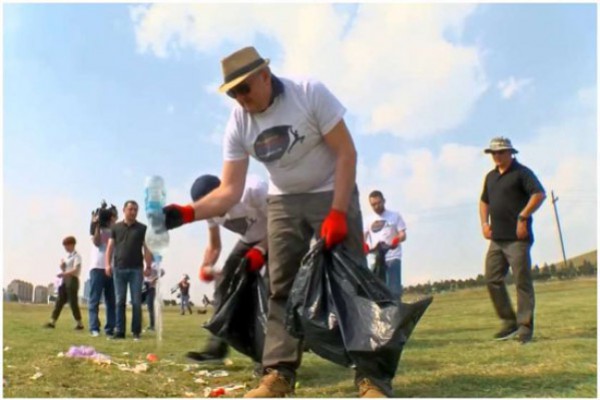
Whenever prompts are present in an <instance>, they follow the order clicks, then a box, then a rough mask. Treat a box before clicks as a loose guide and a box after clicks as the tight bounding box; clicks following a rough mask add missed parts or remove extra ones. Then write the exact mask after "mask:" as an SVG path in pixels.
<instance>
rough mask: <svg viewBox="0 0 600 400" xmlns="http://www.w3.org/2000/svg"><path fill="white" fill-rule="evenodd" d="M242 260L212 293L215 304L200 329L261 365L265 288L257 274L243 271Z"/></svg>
mask: <svg viewBox="0 0 600 400" xmlns="http://www.w3.org/2000/svg"><path fill="white" fill-rule="evenodd" d="M246 263H247V261H246V260H245V259H244V260H242V262H241V263H240V265H239V267H238V268H235V269H233V270H232V271H224V272H228V273H229V274H230V276H227V277H224V280H223V282H222V284H220V285H219V286H218V287H217V289H216V292H215V298H218V299H219V302H218V303H219V304H218V307H217V309H216V310H215V313H214V314H213V316H212V318H211V319H210V321H208V322H207V323H206V325H204V327H205V328H206V329H208V330H209V331H210V332H211V333H212V334H213V335H215V336H218V337H220V338H221V339H223V340H225V341H226V342H227V343H228V344H229V345H230V346H231V347H233V348H234V349H236V350H237V351H239V352H240V353H242V354H245V355H247V356H248V357H250V358H252V359H253V360H254V361H256V362H261V360H262V351H263V347H264V344H265V331H266V324H267V288H266V286H265V283H264V281H263V278H262V277H261V276H260V274H259V273H258V272H248V271H246Z"/></svg>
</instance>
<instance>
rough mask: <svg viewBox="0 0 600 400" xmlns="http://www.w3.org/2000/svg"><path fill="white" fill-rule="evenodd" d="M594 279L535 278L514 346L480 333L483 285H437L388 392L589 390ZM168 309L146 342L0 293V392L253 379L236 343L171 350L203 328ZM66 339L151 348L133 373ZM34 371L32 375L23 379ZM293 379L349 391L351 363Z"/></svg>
mask: <svg viewBox="0 0 600 400" xmlns="http://www.w3.org/2000/svg"><path fill="white" fill-rule="evenodd" d="M596 288H597V285H596V279H578V280H573V281H551V282H546V283H538V284H536V302H537V308H536V331H535V339H534V341H533V342H532V343H530V344H528V345H524V346H523V345H520V344H519V343H518V342H516V341H506V342H494V341H492V340H491V339H490V338H491V337H492V335H493V334H494V333H495V331H496V330H497V329H498V328H499V323H498V320H497V319H496V317H495V315H494V312H493V309H492V305H491V303H490V300H489V298H488V295H487V292H486V291H485V289H484V288H477V289H469V290H463V291H458V292H453V293H445V294H440V295H437V296H436V297H435V299H434V301H433V304H432V305H431V306H430V308H429V310H428V311H427V312H426V313H425V315H424V317H423V319H422V320H421V322H420V323H419V325H418V326H417V328H416V329H415V332H414V333H413V336H412V338H411V340H410V341H409V343H408V344H407V346H406V347H405V349H404V353H403V355H402V359H401V361H400V365H399V367H398V373H397V375H396V378H395V379H394V389H395V395H396V397H593V398H595V397H596V396H597V375H596V374H597V321H596V316H597V312H596V305H597V290H596ZM511 295H513V296H514V288H513V289H511ZM513 298H514V297H513ZM408 300H410V299H408ZM177 311H178V310H177V309H175V308H169V309H167V311H165V313H164V321H165V328H164V335H163V340H162V342H161V343H160V344H159V345H158V344H157V341H156V340H155V337H154V336H153V335H150V334H145V335H143V336H142V340H141V341H140V342H133V341H132V340H131V338H128V339H127V340H125V341H117V342H114V341H107V340H106V338H105V337H103V336H101V337H98V338H92V337H91V336H90V335H89V333H88V332H87V331H74V330H73V329H72V328H73V320H72V317H71V315H70V310H68V309H67V308H65V310H63V314H62V315H61V318H60V320H59V321H58V324H57V327H56V329H54V330H46V329H42V328H41V326H42V324H43V323H44V322H46V321H47V318H48V316H49V314H50V312H51V306H49V305H48V306H45V305H44V306H39V305H24V304H14V303H5V304H4V321H3V323H4V338H3V340H4V345H3V347H4V352H3V356H4V358H3V374H4V379H5V385H4V397H203V391H204V388H205V387H206V386H207V385H206V384H202V383H196V382H194V380H195V379H197V378H198V375H197V373H198V371H199V370H200V369H204V368H206V369H209V370H215V369H225V370H226V371H227V372H229V376H228V377H222V378H208V377H203V379H205V380H206V381H207V383H208V386H211V387H216V386H222V385H227V384H246V385H248V386H253V385H254V384H255V383H256V382H257V381H256V379H254V378H252V364H251V362H250V361H249V360H248V359H246V358H245V357H243V356H241V355H239V354H237V353H234V354H230V359H231V361H232V362H233V364H232V365H229V366H223V365H212V366H207V367H205V366H202V367H199V368H198V367H197V368H195V369H194V368H191V369H190V367H189V366H187V364H188V362H187V361H186V360H185V358H184V357H183V354H184V353H185V352H186V351H188V350H196V349H198V348H199V347H200V346H201V344H202V343H203V341H204V338H205V337H206V332H205V330H204V329H201V328H200V326H201V324H202V322H204V321H205V319H206V318H207V316H206V315H199V314H194V315H191V316H190V315H186V316H180V315H179V314H178V312H177ZM102 313H103V312H102ZM102 313H101V315H102ZM84 314H85V315H86V310H84ZM84 321H86V322H87V315H86V317H85V318H84ZM86 327H87V326H86ZM128 329H129V327H128ZM71 345H89V346H94V347H95V348H96V350H97V351H98V352H101V353H104V354H107V355H110V356H111V358H112V359H113V361H116V362H118V363H121V364H124V363H128V364H129V365H131V366H135V365H136V364H137V363H140V362H143V361H144V359H145V357H146V354H148V353H151V352H152V353H155V354H157V355H158V357H159V361H158V362H156V363H151V364H149V369H148V371H146V372H142V373H139V374H135V373H133V372H129V371H121V370H119V368H118V366H116V365H114V364H113V365H98V364H95V363H93V362H91V361H89V360H82V359H71V358H60V357H57V353H59V352H61V351H62V352H66V351H67V350H68V349H69V346H71ZM36 372H39V373H41V374H42V375H41V377H39V378H38V379H32V376H33V375H34V374H36ZM38 376H39V374H38ZM298 380H299V386H298V388H297V390H296V397H355V396H356V390H355V388H354V386H353V383H352V382H353V381H352V373H351V371H350V370H347V369H344V368H341V367H338V366H335V365H333V364H331V363H329V362H327V361H324V360H322V359H319V358H318V357H316V356H315V355H314V354H310V353H308V354H305V357H304V359H303V365H302V367H301V368H300V370H299V373H298ZM243 393H244V391H243V390H238V391H233V392H231V393H229V394H228V395H227V396H230V397H241V396H242V394H243Z"/></svg>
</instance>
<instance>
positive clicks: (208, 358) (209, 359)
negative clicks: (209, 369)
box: [185, 351, 225, 363]
mask: <svg viewBox="0 0 600 400" xmlns="http://www.w3.org/2000/svg"><path fill="white" fill-rule="evenodd" d="M185 356H186V357H187V358H189V359H190V360H193V361H196V362H199V363H222V362H223V359H224V358H225V355H222V354H216V353H211V352H208V351H202V352H198V351H188V352H187V353H186V354H185Z"/></svg>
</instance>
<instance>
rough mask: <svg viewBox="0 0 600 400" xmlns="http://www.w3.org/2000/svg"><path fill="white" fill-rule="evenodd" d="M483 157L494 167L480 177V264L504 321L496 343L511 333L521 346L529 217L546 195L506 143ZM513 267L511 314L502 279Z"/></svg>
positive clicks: (525, 326)
mask: <svg viewBox="0 0 600 400" xmlns="http://www.w3.org/2000/svg"><path fill="white" fill-rule="evenodd" d="M485 153H489V154H491V155H492V159H493V160H494V164H495V165H496V168H494V169H493V170H491V171H490V172H489V173H488V174H487V176H486V177H485V183H484V186H483V193H482V194H481V201H480V202H479V217H480V219H481V227H482V231H483V237H484V238H486V239H488V240H491V243H490V247H489V249H488V253H487V256H486V260H485V278H486V282H487V287H488V291H489V293H490V297H491V298H492V303H493V304H494V307H495V309H496V313H497V314H498V316H499V317H500V319H501V320H502V321H503V327H502V329H501V330H500V331H499V332H498V333H497V334H496V335H495V339H496V340H506V339H509V338H511V337H513V336H515V335H517V336H518V339H519V341H520V342H521V343H523V344H525V343H528V342H529V341H531V338H532V335H533V309H534V306H535V296H534V292H533V282H532V280H531V257H530V255H529V252H530V250H531V245H532V244H533V230H532V217H531V216H532V214H533V213H534V212H535V211H536V210H537V209H538V208H539V206H540V205H541V204H542V202H543V201H544V199H545V198H546V194H545V193H544V188H543V187H542V184H541V183H540V181H539V180H538V179H537V177H536V176H535V174H534V173H533V172H532V171H531V170H530V169H529V168H527V167H526V166H524V165H521V164H519V162H518V161H517V160H516V158H514V157H513V155H514V154H516V153H517V150H516V149H514V148H513V147H512V144H511V142H510V140H509V139H507V138H503V137H497V138H493V139H492V140H491V142H490V147H489V148H487V149H485ZM509 265H510V266H511V267H512V271H513V276H514V280H515V284H516V286H517V314H516V315H515V312H514V310H513V307H512V304H511V302H510V297H509V296H508V292H507V290H506V284H505V282H504V279H505V277H506V274H507V273H508V267H509Z"/></svg>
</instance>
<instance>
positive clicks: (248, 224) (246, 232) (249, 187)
mask: <svg viewBox="0 0 600 400" xmlns="http://www.w3.org/2000/svg"><path fill="white" fill-rule="evenodd" d="M267 194H268V186H267V182H265V181H264V180H263V179H261V178H259V177H258V176H256V175H248V176H247V177H246V186H245V187H244V193H243V194H242V199H241V200H240V202H239V203H237V204H236V205H234V206H233V207H232V208H231V209H230V210H229V211H228V212H227V213H226V214H225V215H224V216H222V217H214V218H209V219H207V220H206V221H207V222H208V226H209V227H213V226H217V225H221V226H222V227H223V228H225V229H228V230H230V231H232V232H233V233H237V234H238V235H240V240H241V241H242V242H245V243H252V242H258V241H261V240H263V239H264V238H266V237H267Z"/></svg>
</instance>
